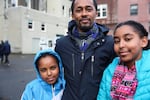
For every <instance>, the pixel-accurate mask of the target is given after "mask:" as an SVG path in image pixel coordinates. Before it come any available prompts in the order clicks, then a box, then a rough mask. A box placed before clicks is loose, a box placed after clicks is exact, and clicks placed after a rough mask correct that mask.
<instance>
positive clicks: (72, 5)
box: [71, 0, 97, 14]
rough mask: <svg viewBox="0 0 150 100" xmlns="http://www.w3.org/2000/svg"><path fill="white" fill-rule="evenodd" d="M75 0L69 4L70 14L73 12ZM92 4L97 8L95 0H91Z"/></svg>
mask: <svg viewBox="0 0 150 100" xmlns="http://www.w3.org/2000/svg"><path fill="white" fill-rule="evenodd" d="M75 1H76V0H72V4H71V11H72V14H73V9H74V3H75ZM93 4H94V7H95V9H96V10H97V2H96V0H93Z"/></svg>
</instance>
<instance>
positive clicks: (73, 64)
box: [72, 54, 75, 76]
mask: <svg viewBox="0 0 150 100" xmlns="http://www.w3.org/2000/svg"><path fill="white" fill-rule="evenodd" d="M74 59H75V58H74V54H72V67H73V71H72V74H73V76H75V60H74Z"/></svg>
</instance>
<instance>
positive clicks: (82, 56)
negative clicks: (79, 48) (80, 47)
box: [81, 52, 84, 61]
mask: <svg viewBox="0 0 150 100" xmlns="http://www.w3.org/2000/svg"><path fill="white" fill-rule="evenodd" d="M81 60H82V61H83V60H84V52H82V53H81Z"/></svg>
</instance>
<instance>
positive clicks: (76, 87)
mask: <svg viewBox="0 0 150 100" xmlns="http://www.w3.org/2000/svg"><path fill="white" fill-rule="evenodd" d="M71 9H72V18H73V20H72V21H70V22H69V27H68V35H67V36H65V37H63V38H60V39H58V40H57V42H56V47H55V50H56V51H57V52H58V53H59V54H60V56H61V58H62V61H63V65H64V73H65V79H66V89H65V91H64V94H63V97H62V100H96V97H97V94H98V89H99V84H100V81H101V77H102V74H103V71H104V69H105V68H106V67H107V65H108V64H109V63H110V62H111V61H112V59H113V57H114V50H113V38H112V37H111V36H107V33H108V31H109V30H108V28H106V27H105V26H103V25H99V24H96V23H95V18H96V16H97V4H96V1H95V0H73V1H72V6H71Z"/></svg>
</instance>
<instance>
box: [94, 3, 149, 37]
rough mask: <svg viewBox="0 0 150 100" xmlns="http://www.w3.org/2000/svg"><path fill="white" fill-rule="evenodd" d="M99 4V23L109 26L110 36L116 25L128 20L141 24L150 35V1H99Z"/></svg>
mask: <svg viewBox="0 0 150 100" xmlns="http://www.w3.org/2000/svg"><path fill="white" fill-rule="evenodd" d="M97 3H98V11H100V14H99V13H98V16H100V17H98V18H97V22H98V23H101V24H104V25H106V26H108V27H109V28H110V34H112V32H113V29H114V27H115V25H116V24H118V23H120V22H123V21H126V20H135V21H138V22H140V23H141V24H142V25H144V27H145V28H146V29H147V31H148V32H149V34H150V0H97ZM101 16H102V17H101ZM149 39H150V35H149Z"/></svg>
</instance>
